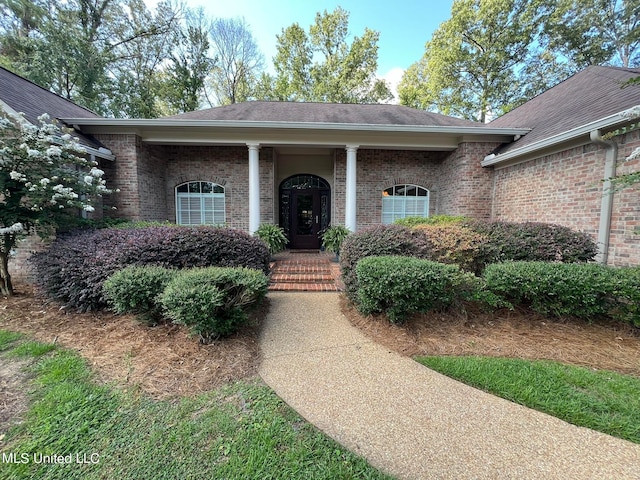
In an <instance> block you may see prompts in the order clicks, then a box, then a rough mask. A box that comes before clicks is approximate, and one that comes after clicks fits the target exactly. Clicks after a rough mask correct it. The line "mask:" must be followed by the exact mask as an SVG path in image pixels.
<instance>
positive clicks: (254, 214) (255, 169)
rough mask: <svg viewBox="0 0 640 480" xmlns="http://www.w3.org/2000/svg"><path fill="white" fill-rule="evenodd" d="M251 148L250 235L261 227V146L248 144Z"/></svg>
mask: <svg viewBox="0 0 640 480" xmlns="http://www.w3.org/2000/svg"><path fill="white" fill-rule="evenodd" d="M247 147H248V148H249V233H250V234H252V235H253V232H255V231H256V230H257V229H258V227H259V226H260V161H259V158H260V157H259V154H258V151H259V149H260V145H259V144H257V143H247Z"/></svg>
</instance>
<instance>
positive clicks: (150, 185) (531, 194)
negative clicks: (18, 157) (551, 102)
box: [99, 131, 640, 265]
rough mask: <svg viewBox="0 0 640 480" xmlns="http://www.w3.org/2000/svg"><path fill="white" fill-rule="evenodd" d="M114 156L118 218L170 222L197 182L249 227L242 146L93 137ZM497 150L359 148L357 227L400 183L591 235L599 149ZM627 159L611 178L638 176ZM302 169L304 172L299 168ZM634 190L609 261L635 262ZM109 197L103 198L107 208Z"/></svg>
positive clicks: (475, 146)
mask: <svg viewBox="0 0 640 480" xmlns="http://www.w3.org/2000/svg"><path fill="white" fill-rule="evenodd" d="M99 139H100V140H101V141H102V142H103V143H105V144H106V145H107V146H108V147H109V148H110V149H111V150H112V152H113V153H114V154H115V155H116V157H117V160H116V162H115V163H113V164H112V168H108V169H107V177H108V178H109V179H110V180H111V182H110V186H111V187H112V188H113V187H115V188H119V189H120V193H118V194H117V195H114V196H113V197H114V198H113V199H111V201H112V202H113V203H114V204H115V205H116V206H117V208H118V210H117V214H118V215H119V216H124V217H128V218H133V219H149V220H152V219H153V220H169V221H175V220H176V218H175V187H176V186H177V185H179V184H181V183H183V182H186V181H194V180H204V181H212V182H216V183H220V184H222V185H224V187H225V193H226V218H227V224H228V225H229V226H232V227H237V228H241V229H245V230H246V229H248V219H249V214H248V195H249V192H248V186H249V184H248V176H249V171H248V170H249V166H248V149H247V147H244V146H237V147H189V146H152V145H144V144H143V143H142V142H141V141H140V139H139V138H137V137H136V136H134V135H110V136H101V137H100V138H99ZM615 140H616V141H617V143H618V144H619V145H620V149H619V158H620V159H621V160H622V159H624V158H625V157H626V156H628V155H629V154H630V153H631V151H633V149H634V148H636V147H637V146H640V133H639V132H638V131H636V132H631V133H628V134H626V135H623V136H620V137H618V138H616V139H615ZM496 146H497V144H495V143H480V142H464V143H461V144H460V145H459V147H458V148H457V149H456V150H455V151H453V152H423V151H414V150H406V151H405V150H383V149H364V148H361V149H358V151H357V193H356V196H357V208H358V211H357V223H358V228H363V227H366V226H369V225H374V224H377V223H380V221H381V217H382V191H383V190H384V189H386V188H388V187H390V186H392V185H395V184H399V183H413V184H418V185H421V186H423V187H425V188H427V189H429V191H430V195H431V196H430V202H429V207H430V214H451V215H467V216H470V217H474V218H486V219H493V220H508V221H539V222H550V223H558V224H562V225H567V226H569V227H571V228H574V229H577V230H582V231H585V232H587V233H589V234H591V235H592V236H593V237H594V238H597V234H598V223H599V216H600V201H601V197H602V181H601V180H602V177H603V174H604V158H605V151H604V149H603V148H601V147H599V146H596V145H593V144H586V145H584V146H581V147H576V148H572V149H569V150H566V151H563V152H560V153H556V154H553V155H548V156H545V157H541V158H537V159H533V160H530V161H527V162H523V163H519V164H516V165H513V166H509V167H505V168H495V169H494V168H483V167H482V166H481V161H482V159H483V158H484V157H485V156H486V155H487V154H488V153H490V152H491V151H492V150H493V149H495V147H496ZM274 158H275V155H274V151H273V149H272V148H269V147H266V148H265V147H263V148H261V149H260V208H261V222H262V223H273V222H277V220H278V219H277V216H276V215H275V214H274V205H275V204H276V202H277V198H276V197H277V195H278V186H277V185H274V167H275V165H274V163H275V161H274ZM638 163H640V161H638V160H636V161H635V162H628V163H627V164H624V165H621V166H620V167H619V168H618V172H619V173H624V172H628V171H636V170H637V169H638ZM300 173H304V172H300ZM345 177H346V151H345V150H344V149H342V148H338V149H336V150H335V167H334V177H333V179H332V186H333V188H332V223H333V224H343V223H344V206H345V180H346V178H345ZM638 195H639V190H638V189H637V188H629V189H625V190H624V191H621V192H616V193H615V195H614V213H613V217H612V227H611V238H610V258H609V262H610V263H613V264H616V265H626V264H638V263H640V251H639V250H640V249H639V248H638V242H639V241H640V237H639V236H638V235H636V234H634V230H635V229H637V228H640V199H639V198H638ZM108 201H109V200H107V202H108Z"/></svg>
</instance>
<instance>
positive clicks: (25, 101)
mask: <svg viewBox="0 0 640 480" xmlns="http://www.w3.org/2000/svg"><path fill="white" fill-rule="evenodd" d="M0 100H2V101H3V102H4V103H6V104H7V105H8V106H9V107H11V108H12V109H13V110H15V111H16V112H22V113H24V115H25V118H26V119H27V120H28V121H29V122H30V123H32V124H34V125H37V124H38V117H39V116H40V115H42V114H43V113H48V114H49V116H50V117H51V118H100V115H98V114H97V113H95V112H92V111H91V110H89V109H86V108H84V107H81V106H80V105H76V104H75V103H73V102H72V101H71V100H67V99H66V98H63V97H61V96H59V95H56V94H55V93H53V92H50V91H49V90H47V89H46V88H42V87H40V86H38V85H36V84H35V83H33V82H31V81H29V80H27V79H26V78H23V77H21V76H19V75H16V74H15V73H13V72H11V71H9V70H7V69H5V68H2V67H0ZM76 136H77V137H78V138H79V139H80V141H81V143H83V144H84V145H87V146H90V147H95V148H98V147H101V146H102V144H101V143H100V142H98V141H97V140H95V139H94V138H91V137H88V136H86V135H82V134H79V133H78V134H76Z"/></svg>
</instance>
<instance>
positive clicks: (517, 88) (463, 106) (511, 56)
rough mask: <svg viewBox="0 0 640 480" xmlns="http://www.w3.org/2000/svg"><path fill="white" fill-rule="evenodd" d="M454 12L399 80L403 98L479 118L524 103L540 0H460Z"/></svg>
mask: <svg viewBox="0 0 640 480" xmlns="http://www.w3.org/2000/svg"><path fill="white" fill-rule="evenodd" d="M451 15H452V16H451V19H449V20H447V21H446V22H444V23H442V24H441V25H440V27H439V28H438V29H437V30H436V31H435V32H434V34H433V37H432V38H431V40H430V41H429V42H427V44H426V50H425V53H424V55H423V57H422V59H421V60H420V61H419V62H417V63H416V64H414V65H412V66H411V67H410V68H409V69H408V71H407V73H406V74H405V76H404V77H403V79H402V81H401V82H400V85H399V88H398V91H399V95H400V101H401V103H402V104H405V105H410V106H413V107H417V108H424V109H428V110H434V111H438V112H441V113H444V114H447V115H453V116H459V117H463V118H467V119H470V120H477V121H480V122H485V121H486V120H487V119H488V117H489V116H490V115H499V114H501V113H504V112H505V111H508V110H509V109H511V108H513V106H516V105H518V104H519V103H521V102H522V101H523V100H524V98H523V82H522V80H521V78H520V77H519V75H518V71H519V70H521V69H522V68H523V67H525V66H526V65H527V64H528V62H529V61H530V60H531V55H530V48H531V44H532V41H533V38H534V35H535V33H536V31H537V29H538V26H537V23H538V20H539V18H538V8H537V6H536V2H531V1H528V0H455V1H454V3H453V7H452V12H451Z"/></svg>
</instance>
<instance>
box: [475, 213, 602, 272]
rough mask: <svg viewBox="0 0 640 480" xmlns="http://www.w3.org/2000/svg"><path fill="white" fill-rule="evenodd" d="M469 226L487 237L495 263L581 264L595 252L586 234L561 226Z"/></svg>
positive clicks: (477, 222) (521, 224) (543, 224)
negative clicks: (494, 253)
mask: <svg viewBox="0 0 640 480" xmlns="http://www.w3.org/2000/svg"><path fill="white" fill-rule="evenodd" d="M468 225H469V226H470V227H471V228H473V229H474V230H475V231H477V232H479V233H481V234H483V235H486V236H487V237H488V238H489V242H490V243H491V245H493V246H494V247H495V248H496V250H497V251H496V254H497V260H498V261H510V260H513V261H541V262H563V263H580V262H589V261H592V260H593V259H594V258H595V256H596V254H597V253H598V246H597V244H596V243H595V241H594V240H593V238H591V236H590V235H589V234H587V233H584V232H577V231H575V230H572V229H570V228H568V227H564V226H561V225H553V224H548V223H534V222H527V223H509V222H483V221H472V222H469V223H468Z"/></svg>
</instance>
